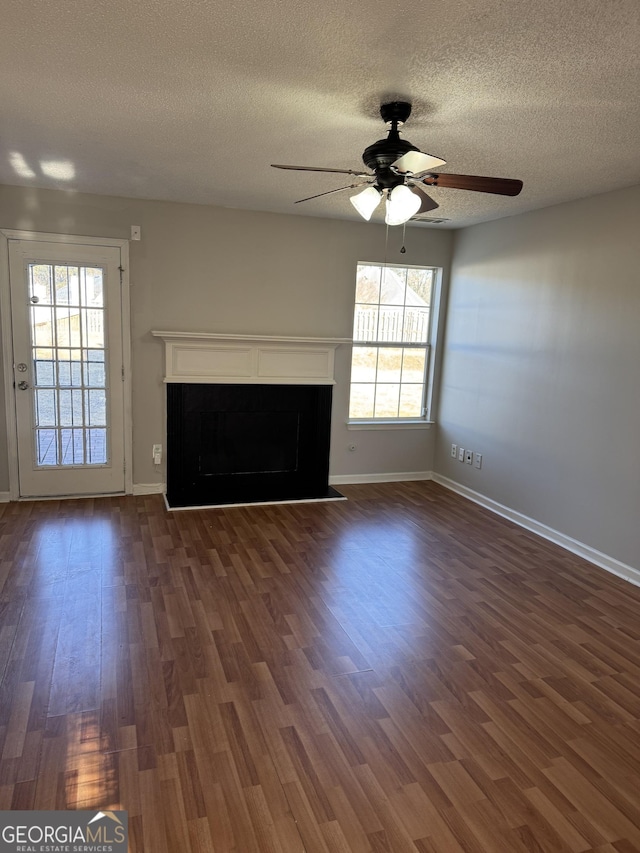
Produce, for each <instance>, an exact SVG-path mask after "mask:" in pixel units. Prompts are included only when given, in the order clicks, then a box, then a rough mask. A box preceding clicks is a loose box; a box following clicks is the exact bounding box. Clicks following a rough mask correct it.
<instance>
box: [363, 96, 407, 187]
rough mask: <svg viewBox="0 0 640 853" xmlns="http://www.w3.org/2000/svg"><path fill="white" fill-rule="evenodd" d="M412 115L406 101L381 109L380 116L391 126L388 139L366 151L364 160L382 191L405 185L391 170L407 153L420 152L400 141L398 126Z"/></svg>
mask: <svg viewBox="0 0 640 853" xmlns="http://www.w3.org/2000/svg"><path fill="white" fill-rule="evenodd" d="M410 113H411V104H408V103H406V102H404V101H393V102H392V103H390V104H383V105H382V106H381V107H380V115H381V116H382V118H383V120H384V121H385V122H387V124H391V129H390V130H389V135H388V136H387V138H386V139H379V140H378V141H377V142H374V143H373V145H369V146H368V147H367V148H365V149H364V153H363V155H362V160H363V162H364V164H365V166H367V167H368V168H369V169H371V170H372V171H374V172H375V173H376V184H377V185H378V186H379V187H380V189H391V188H393V187H397V186H398V185H399V184H403V183H404V176H403V175H398V174H397V173H396V172H392V171H391V169H390V168H389V167H390V166H391V164H392V163H395V161H396V160H399V159H400V157H402V155H403V154H406V153H407V151H419V150H420V149H419V148H416V146H415V145H412V144H411V143H410V142H408V141H407V140H406V139H400V133H399V132H398V125H399V124H403V123H404V122H405V121H406V120H407V119H408V118H409V115H410Z"/></svg>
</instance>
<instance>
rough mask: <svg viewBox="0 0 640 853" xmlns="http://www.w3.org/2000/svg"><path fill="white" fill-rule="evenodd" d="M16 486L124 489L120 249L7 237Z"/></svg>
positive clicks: (47, 491) (61, 491)
mask: <svg viewBox="0 0 640 853" xmlns="http://www.w3.org/2000/svg"><path fill="white" fill-rule="evenodd" d="M9 253H10V262H11V297H12V322H13V331H14V358H15V362H16V383H15V387H16V421H17V427H18V456H19V460H18V461H19V478H20V493H21V495H24V496H37V495H43V496H45V495H65V494H102V493H106V492H114V491H123V490H124V394H123V384H122V379H123V376H122V362H123V359H122V318H121V294H120V275H119V269H118V268H119V265H120V250H119V249H117V248H111V247H104V248H103V247H97V246H79V245H78V246H75V245H57V244H52V243H36V242H30V241H18V240H16V241H13V240H12V241H10V247H9Z"/></svg>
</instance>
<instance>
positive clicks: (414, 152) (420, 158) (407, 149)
mask: <svg viewBox="0 0 640 853" xmlns="http://www.w3.org/2000/svg"><path fill="white" fill-rule="evenodd" d="M410 114H411V104H409V103H407V102H406V101H392V102H391V103H389V104H383V105H382V106H381V107H380V115H381V116H382V120H383V121H384V122H385V123H386V124H387V125H389V126H390V129H389V131H388V134H387V138H386V139H379V140H378V141H377V142H374V143H373V145H369V146H368V147H367V148H365V150H364V153H363V155H362V160H363V162H364V164H365V166H367V168H368V169H370V170H371V171H370V172H362V171H357V170H356V169H327V168H322V167H319V166H283V165H278V164H277V163H272V164H271V165H272V167H273V168H274V169H291V170H294V171H302V172H333V173H336V174H341V175H352V176H353V177H354V178H356V179H357V181H358V182H357V183H353V184H349V185H348V186H346V187H338V188H337V189H335V190H327V192H323V193H318V194H317V195H312V196H308V197H307V198H301V199H298V201H296V202H295V204H300V203H301V202H303V201H310V200H311V199H314V198H320V197H321V196H324V195H330V194H331V193H339V192H344V191H345V190H353V189H358V188H360V187H362V186H363V185H364V186H365V189H363V190H362V191H361V192H359V193H357V194H356V195H353V196H351V198H350V199H349V200H350V201H351V204H352V205H353V206H354V207H355V209H356V210H357V211H358V213H359V214H360V215H361V216H362V217H363V218H364V219H367V220H369V219H371V217H372V215H373V211H374V210H375V209H376V207H377V206H378V204H379V203H380V202H381V201H382V199H383V198H386V215H385V222H386V223H387V225H402V224H404V223H405V222H407V221H408V220H409V219H411V217H412V216H415V215H416V214H418V213H427V212H428V211H430V210H435V209H436V208H437V207H438V206H439V205H438V204H437V203H436V202H435V201H434V200H433V199H432V198H430V197H429V196H428V195H427V193H426V190H425V187H447V188H451V189H457V190H473V191H474V192H480V193H494V194H496V195H509V196H516V195H518V193H519V192H520V190H521V189H522V181H518V180H514V179H512V178H488V177H482V176H480V175H454V174H452V173H450V172H435V171H432V170H433V169H437V168H438V167H439V166H443V165H444V164H445V161H444V160H442V159H441V158H440V157H434V156H433V155H432V154H424V153H423V152H422V151H420V150H419V149H418V148H416V146H415V145H412V144H411V143H410V142H409V141H408V140H406V139H401V138H400V131H399V128H400V127H402V125H403V124H404V123H405V122H406V120H407V119H408V118H409V116H410Z"/></svg>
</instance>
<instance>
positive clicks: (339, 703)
mask: <svg viewBox="0 0 640 853" xmlns="http://www.w3.org/2000/svg"><path fill="white" fill-rule="evenodd" d="M344 492H345V494H346V495H347V497H348V498H349V500H348V501H346V502H338V503H324V504H323V503H318V504H297V505H288V506H269V507H258V506H256V507H250V508H230V509H226V510H206V511H196V512H184V513H171V514H170V513H167V512H165V510H164V505H163V502H162V498H161V497H160V496H150V497H144V498H141V497H137V498H132V497H128V498H106V499H101V500H89V499H87V500H79V501H65V502H55V501H54V502H34V503H21V504H5V505H2V506H0V677H1V692H0V809H34V808H51V809H52V808H57V809H65V808H70V809H76V808H91V809H93V808H101V809H104V808H124V809H127V810H128V812H129V826H130V837H131V842H130V848H131V850H132V851H145V853H183V851H188V852H189V853H191V851H193V853H210V851H215V853H218V851H220V853H225V851H239V852H240V853H262V851H265V853H278V851H283V853H302V851H307V853H321V851H322V853H347V851H349V853H351V851H354V852H355V853H383V851H384V853H415V851H420V853H487V851H489V853H493V852H494V851H499V852H500V853H502V851H505V853H532V851H536V853H540V851H543V853H596V851H597V853H632V851H640V619H639V614H640V589H638V588H636V587H634V586H631V585H629V584H627V583H625V582H624V581H621V580H618V579H617V578H615V577H612V576H610V575H608V574H606V573H605V572H603V571H601V570H599V569H597V568H595V567H593V566H591V565H590V564H588V563H586V562H584V561H582V560H580V559H579V558H577V557H574V556H573V555H571V554H569V553H567V552H565V551H563V550H561V549H559V548H556V547H555V546H553V545H551V544H549V543H547V542H545V541H544V540H541V539H538V538H537V537H536V536H534V535H533V534H530V533H527V532H526V531H523V530H521V529H520V528H517V527H515V526H514V525H512V524H510V523H509V522H507V521H505V520H503V519H500V518H498V517H496V516H494V515H492V514H490V513H489V512H487V511H485V510H483V509H482V508H480V507H478V506H475V505H474V504H472V503H469V502H467V501H465V500H464V499H463V498H460V497H458V496H456V495H454V494H452V493H450V492H448V491H446V490H445V489H443V488H441V487H439V486H437V485H435V484H434V483H404V484H385V485H378V486H350V487H345V488H344Z"/></svg>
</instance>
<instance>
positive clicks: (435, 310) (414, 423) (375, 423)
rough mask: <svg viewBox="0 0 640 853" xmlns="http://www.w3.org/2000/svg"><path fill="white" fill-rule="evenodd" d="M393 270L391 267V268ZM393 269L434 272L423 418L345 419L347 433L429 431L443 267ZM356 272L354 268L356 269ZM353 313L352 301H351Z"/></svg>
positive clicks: (432, 409)
mask: <svg viewBox="0 0 640 853" xmlns="http://www.w3.org/2000/svg"><path fill="white" fill-rule="evenodd" d="M366 264H369V265H371V266H381V267H383V266H385V264H382V263H380V262H379V261H358V264H357V266H364V265H366ZM392 266H393V265H392ZM395 266H404V267H406V268H408V269H410V268H411V267H413V268H415V269H432V270H433V271H434V277H433V290H432V298H431V311H430V312H429V340H428V342H427V343H426V347H427V350H428V357H427V375H426V377H425V384H424V389H425V390H424V400H425V410H426V411H425V415H424V417H422V418H347V421H346V425H347V429H348V430H379V429H383V430H389V429H430V428H431V426H432V425H433V424H435V423H436V421H435V420H434V408H435V401H434V385H435V378H436V361H437V360H438V344H439V338H438V333H439V330H440V311H441V305H440V300H441V296H442V279H443V269H442V267H435V266H429V265H420V264H402V265H401V264H396V265H395ZM356 269H357V267H356ZM354 311H355V299H354ZM394 343H395V345H396V346H405V344H403V343H402V342H393V341H384V342H382V344H380V343H375V342H372V343H370V344H369V345H370V346H380V345H387V344H388V345H389V346H393V345H394ZM354 344H357V345H358V346H366V345H367V342H366V341H357V342H356V341H352V345H354ZM409 346H420V345H419V344H410V345H409ZM350 399H351V379H349V400H350Z"/></svg>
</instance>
